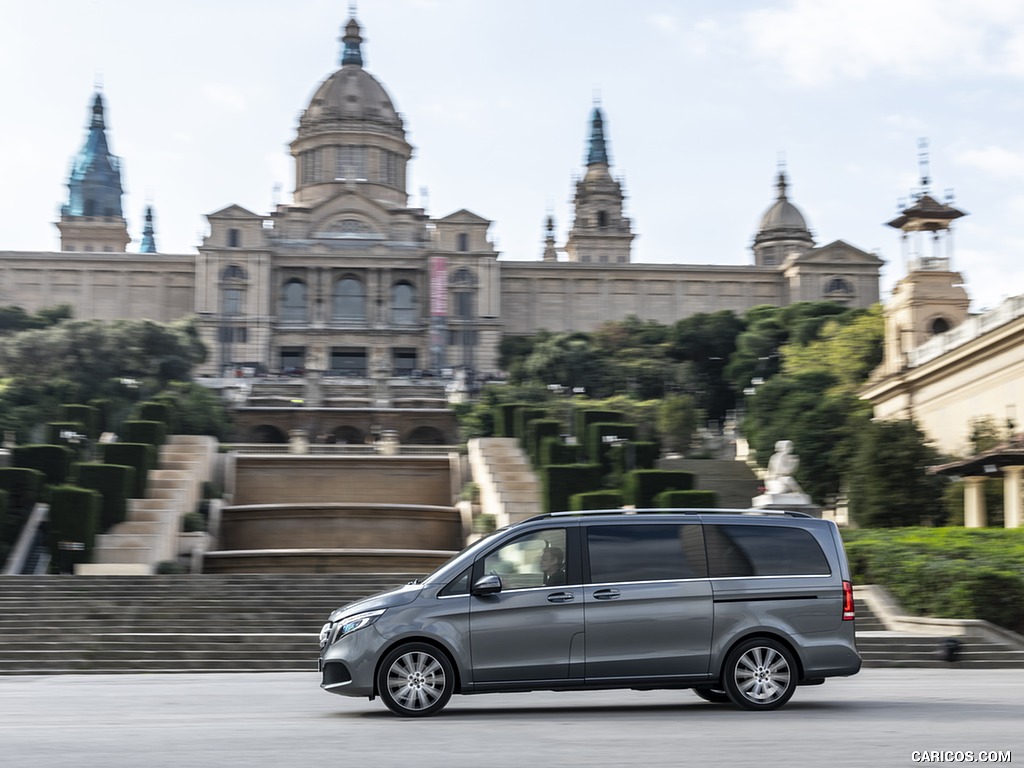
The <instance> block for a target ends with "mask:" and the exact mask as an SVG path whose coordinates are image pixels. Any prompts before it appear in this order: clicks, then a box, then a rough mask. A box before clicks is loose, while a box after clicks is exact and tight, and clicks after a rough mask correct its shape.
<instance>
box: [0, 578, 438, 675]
mask: <svg viewBox="0 0 1024 768" xmlns="http://www.w3.org/2000/svg"><path fill="white" fill-rule="evenodd" d="M422 575H423V574H393V573H392V574H352V575H324V576H315V575H310V576H294V575H289V576H269V575H246V576H75V577H71V576H2V577H0V674H20V675H43V674H81V673H120V672H253V671H261V672H285V671H288V672H291V671H315V670H316V664H317V661H316V660H317V654H318V650H319V648H318V641H317V636H318V633H319V631H320V627H321V626H322V625H323V623H324V622H325V621H326V620H327V617H328V616H329V615H330V613H331V611H333V610H334V609H335V608H338V607H340V606H342V605H345V604H346V603H349V602H352V601H353V600H356V599H359V598H361V597H366V596H367V595H371V594H374V593H376V592H380V591H383V590H385V589H391V588H393V587H396V586H399V585H401V584H405V583H407V582H409V581H412V580H413V579H415V578H419V577H420V576H422Z"/></svg>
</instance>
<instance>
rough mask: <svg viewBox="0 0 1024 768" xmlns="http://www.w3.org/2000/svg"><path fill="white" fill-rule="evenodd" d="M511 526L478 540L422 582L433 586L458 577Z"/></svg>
mask: <svg viewBox="0 0 1024 768" xmlns="http://www.w3.org/2000/svg"><path fill="white" fill-rule="evenodd" d="M509 528H511V526H508V525H506V526H505V527H504V528H498V529H497V530H495V531H491V532H490V533H488V534H486V535H485V536H483V537H482V538H479V539H477V540H476V541H474V542H473V543H472V544H470V545H468V546H467V547H466V548H465V549H463V550H462V551H461V552H459V553H458V554H457V555H454V556H452V557H451V558H449V559H448V560H446V561H445V562H444V563H442V564H441V565H439V566H438V567H437V568H435V569H434V570H433V571H431V572H430V573H429V574H427V575H426V576H425V577H424V578H423V579H421V580H420V581H421V582H422V583H424V584H431V583H433V582H437V581H447V580H448V579H450V578H452V577H453V576H456V575H458V573H459V571H461V570H462V569H463V568H465V567H466V565H468V564H469V563H471V562H473V560H475V559H476V554H477V552H479V551H480V550H481V549H483V548H484V547H486V546H487V545H488V544H489V542H490V541H491V539H493V538H494V537H495V536H497V535H499V534H502V533H504V532H505V531H507V530H508V529H509Z"/></svg>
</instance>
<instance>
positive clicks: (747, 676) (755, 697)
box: [722, 638, 797, 710]
mask: <svg viewBox="0 0 1024 768" xmlns="http://www.w3.org/2000/svg"><path fill="white" fill-rule="evenodd" d="M722 682H723V683H724V684H725V692H726V693H727V694H728V695H729V699H730V700H731V701H732V703H733V704H735V705H736V706H737V707H742V708H743V709H753V710H769V709H778V708H779V707H781V706H782V705H783V704H785V703H786V702H787V701H789V700H790V698H792V696H793V692H794V691H795V690H796V683H797V669H796V662H795V661H794V659H793V654H792V653H790V652H789V650H788V649H787V648H786V647H785V646H784V645H782V644H781V643H779V642H777V641H775V640H770V639H768V638H755V639H753V640H747V641H746V642H743V643H740V644H739V645H738V646H736V647H735V648H734V649H733V650H732V653H730V654H729V656H728V658H727V659H726V660H725V669H724V670H723V673H722Z"/></svg>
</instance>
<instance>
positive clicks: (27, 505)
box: [0, 467, 46, 515]
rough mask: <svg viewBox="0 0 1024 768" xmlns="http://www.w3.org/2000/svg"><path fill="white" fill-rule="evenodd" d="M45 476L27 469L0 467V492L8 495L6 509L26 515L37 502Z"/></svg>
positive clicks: (37, 471)
mask: <svg viewBox="0 0 1024 768" xmlns="http://www.w3.org/2000/svg"><path fill="white" fill-rule="evenodd" d="M44 482H46V475H44V474H43V473H42V472H40V471H39V470H38V469H31V468H29V467H0V490H4V491H6V492H7V493H8V500H7V501H8V509H10V510H11V512H17V513H18V514H21V515H27V514H28V513H29V512H31V511H32V508H33V507H34V506H35V505H36V502H37V501H38V500H39V492H40V489H41V488H42V487H43V483H44Z"/></svg>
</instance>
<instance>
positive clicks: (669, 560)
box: [587, 524, 707, 584]
mask: <svg viewBox="0 0 1024 768" xmlns="http://www.w3.org/2000/svg"><path fill="white" fill-rule="evenodd" d="M587 549H588V551H589V553H590V580H591V582H592V583H595V584H605V583H611V582H623V581H661V580H665V579H697V578H703V577H705V576H707V566H706V563H705V559H704V541H703V539H702V537H701V526H700V525H697V524H689V525H680V524H673V525H662V524H647V525H595V526H590V527H588V528H587Z"/></svg>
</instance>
